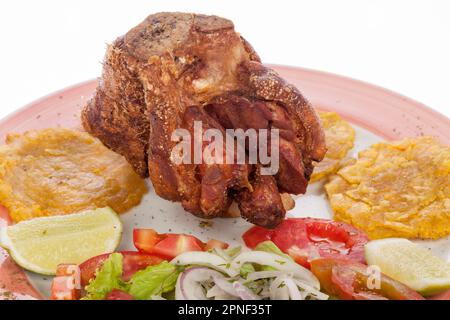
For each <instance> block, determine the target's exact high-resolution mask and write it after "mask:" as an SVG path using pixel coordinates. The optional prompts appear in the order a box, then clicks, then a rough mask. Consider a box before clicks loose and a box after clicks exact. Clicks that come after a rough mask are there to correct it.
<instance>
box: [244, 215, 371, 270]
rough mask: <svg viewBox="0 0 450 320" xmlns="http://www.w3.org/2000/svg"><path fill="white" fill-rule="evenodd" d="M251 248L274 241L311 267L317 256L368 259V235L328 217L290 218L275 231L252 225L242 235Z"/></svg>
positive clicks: (293, 256) (353, 259) (358, 260)
mask: <svg viewBox="0 0 450 320" xmlns="http://www.w3.org/2000/svg"><path fill="white" fill-rule="evenodd" d="M242 238H243V239H244V242H245V244H246V245H247V246H248V247H250V248H251V249H253V248H255V247H256V246H257V245H258V244H259V243H261V242H264V241H267V240H271V241H273V242H274V243H275V244H276V245H277V246H278V247H279V248H280V250H281V251H283V252H284V253H287V254H289V255H290V256H291V257H292V258H293V259H294V260H295V261H296V262H297V263H299V264H301V265H302V266H304V267H306V268H309V267H310V262H311V261H312V260H314V259H317V258H336V259H348V260H352V261H357V262H360V263H364V262H365V258H364V245H365V244H366V243H367V242H368V241H369V239H368V237H367V236H366V235H365V234H364V233H363V232H361V231H359V230H357V229H356V228H354V227H353V226H351V225H349V224H346V223H343V222H336V221H333V220H328V219H313V218H290V219H286V220H284V221H283V222H282V223H281V224H280V225H279V226H278V227H277V228H275V229H273V230H268V229H264V228H262V227H258V226H255V227H252V228H250V229H249V230H248V231H247V232H245V233H244V235H243V236H242Z"/></svg>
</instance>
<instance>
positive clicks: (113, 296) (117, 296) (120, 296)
mask: <svg viewBox="0 0 450 320" xmlns="http://www.w3.org/2000/svg"><path fill="white" fill-rule="evenodd" d="M105 300H134V297H133V296H132V295H131V294H129V293H127V292H125V291H122V290H119V289H113V290H112V291H111V292H110V293H108V294H107V295H106V298H105Z"/></svg>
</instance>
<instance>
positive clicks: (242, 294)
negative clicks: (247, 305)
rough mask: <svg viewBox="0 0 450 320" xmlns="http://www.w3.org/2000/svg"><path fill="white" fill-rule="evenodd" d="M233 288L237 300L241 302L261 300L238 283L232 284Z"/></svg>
mask: <svg viewBox="0 0 450 320" xmlns="http://www.w3.org/2000/svg"><path fill="white" fill-rule="evenodd" d="M233 288H234V290H235V291H236V293H237V295H238V296H239V298H241V299H242V300H261V298H260V297H259V296H258V295H256V294H254V293H253V291H252V290H250V289H249V288H247V287H246V286H244V285H243V284H242V283H240V282H239V281H235V282H234V283H233Z"/></svg>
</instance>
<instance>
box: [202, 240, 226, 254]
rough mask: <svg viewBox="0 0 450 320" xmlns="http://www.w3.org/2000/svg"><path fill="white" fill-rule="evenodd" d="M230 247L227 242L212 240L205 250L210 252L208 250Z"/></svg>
mask: <svg viewBox="0 0 450 320" xmlns="http://www.w3.org/2000/svg"><path fill="white" fill-rule="evenodd" d="M229 246H230V245H229V244H228V243H226V242H223V241H220V240H216V239H211V240H209V241H208V242H207V243H206V245H205V246H204V250H205V251H208V250H212V249H227V248H228V247H229Z"/></svg>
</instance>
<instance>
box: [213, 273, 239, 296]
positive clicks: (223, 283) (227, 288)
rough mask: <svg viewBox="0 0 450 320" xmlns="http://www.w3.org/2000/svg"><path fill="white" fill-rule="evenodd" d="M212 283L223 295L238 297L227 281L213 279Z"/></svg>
mask: <svg viewBox="0 0 450 320" xmlns="http://www.w3.org/2000/svg"><path fill="white" fill-rule="evenodd" d="M214 283H215V284H216V286H218V287H219V288H220V289H222V290H223V291H224V292H225V293H227V294H229V295H232V296H235V297H238V296H239V295H238V294H237V293H236V290H235V289H234V287H233V284H232V283H231V282H229V281H228V279H225V278H218V277H215V278H214Z"/></svg>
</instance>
